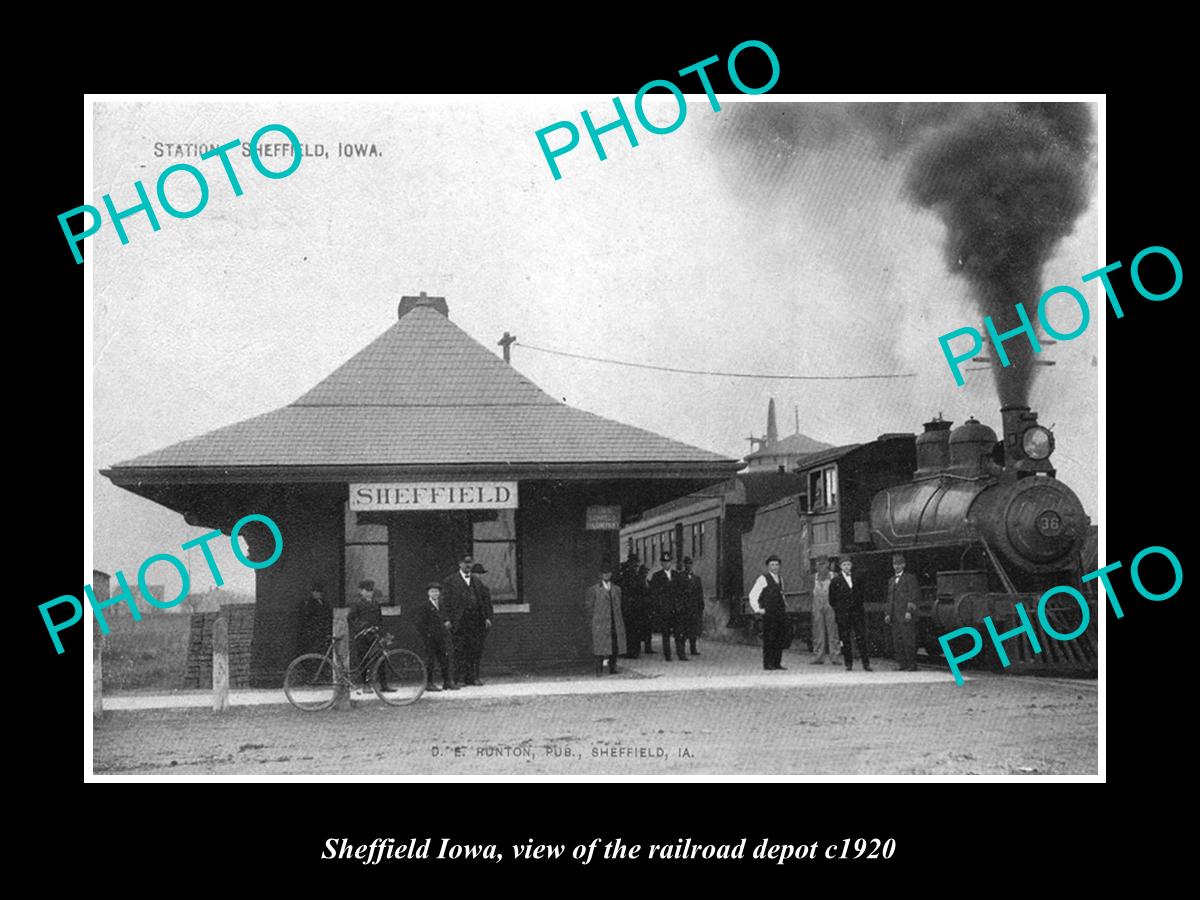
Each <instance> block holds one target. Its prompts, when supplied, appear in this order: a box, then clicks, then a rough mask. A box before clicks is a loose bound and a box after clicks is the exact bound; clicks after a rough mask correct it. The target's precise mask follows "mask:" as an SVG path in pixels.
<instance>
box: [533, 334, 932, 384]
mask: <svg viewBox="0 0 1200 900" xmlns="http://www.w3.org/2000/svg"><path fill="white" fill-rule="evenodd" d="M512 343H514V344H515V345H516V346H518V347H524V348H525V349H526V350H534V351H536V352H538V353H549V354H551V355H552V356H567V357H570V358H571V359H583V360H587V361H588V362H598V363H606V364H608V365H610V366H626V367H628V368H631V369H651V370H653V371H655V372H675V373H677V374H680V375H715V376H718V377H720V378H762V379H770V380H774V381H877V380H880V379H890V378H916V377H917V375H916V373H915V372H898V373H895V374H891V375H769V374H761V373H756V372H714V371H710V370H707V369H677V368H674V367H672V366H655V365H651V364H650V363H636V362H629V361H628V360H623V359H606V358H604V357H601V356H585V355H584V354H582V353H568V352H567V351H565V350H551V349H549V348H548V347H535V346H534V345H533V344H526V343H525V342H524V341H516V340H514V341H513V342H512Z"/></svg>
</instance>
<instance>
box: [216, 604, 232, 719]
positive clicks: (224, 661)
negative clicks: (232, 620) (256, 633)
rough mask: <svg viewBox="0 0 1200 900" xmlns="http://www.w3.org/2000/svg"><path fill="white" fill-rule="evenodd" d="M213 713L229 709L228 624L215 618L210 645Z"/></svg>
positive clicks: (219, 618)
mask: <svg viewBox="0 0 1200 900" xmlns="http://www.w3.org/2000/svg"><path fill="white" fill-rule="evenodd" d="M212 686H213V698H212V704H213V712H225V710H227V709H228V708H229V622H228V620H227V619H226V618H225V617H224V616H217V621H216V622H215V623H213V643H212Z"/></svg>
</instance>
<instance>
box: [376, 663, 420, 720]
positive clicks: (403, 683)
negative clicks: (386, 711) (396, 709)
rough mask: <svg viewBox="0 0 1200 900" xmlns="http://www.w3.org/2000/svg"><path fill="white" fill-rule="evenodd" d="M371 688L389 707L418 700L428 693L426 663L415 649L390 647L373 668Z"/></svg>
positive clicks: (406, 704)
mask: <svg viewBox="0 0 1200 900" xmlns="http://www.w3.org/2000/svg"><path fill="white" fill-rule="evenodd" d="M371 687H372V688H374V690H375V693H376V695H377V696H378V697H379V699H380V700H382V701H383V702H384V703H386V704H388V705H389V706H408V704H410V703H416V702H417V700H419V699H420V698H421V695H422V694H423V693H425V663H423V662H421V657H419V656H417V654H415V653H413V652H412V651H411V650H388V651H387V652H386V653H384V654H383V656H381V657H379V661H378V662H377V663H375V668H374V669H373V670H372V671H371ZM384 688H387V690H384Z"/></svg>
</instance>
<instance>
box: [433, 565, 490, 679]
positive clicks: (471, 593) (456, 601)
mask: <svg viewBox="0 0 1200 900" xmlns="http://www.w3.org/2000/svg"><path fill="white" fill-rule="evenodd" d="M474 565H475V560H474V559H472V558H471V554H470V553H464V554H463V555H462V556H460V557H459V559H458V571H457V572H455V573H454V574H452V575H449V576H447V578H446V581H445V583H444V584H443V585H442V596H443V597H445V599H446V603H447V604H448V605H449V607H450V620H451V622H452V624H453V628H454V660H455V665H456V670H455V675H456V677H457V680H458V681H459V683H461V684H464V685H466V684H481V682H480V681H479V677H478V674H479V673H478V672H475V671H474V669H473V665H474V662H475V661H476V653H477V648H481V647H482V646H483V635H484V634H485V633H486V631H487V629H488V628H490V627H491V614H490V611H489V613H488V615H487V616H486V617H485V616H484V608H483V600H482V596H483V591H482V590H480V588H481V587H482V582H480V580H479V579H478V578H476V577H475V576H474V575H473V574H471V567H472V566H474Z"/></svg>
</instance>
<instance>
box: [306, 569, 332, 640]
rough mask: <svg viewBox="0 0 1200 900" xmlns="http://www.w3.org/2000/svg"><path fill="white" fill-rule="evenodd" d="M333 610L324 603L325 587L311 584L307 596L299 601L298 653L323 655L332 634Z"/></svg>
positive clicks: (315, 583) (318, 582)
mask: <svg viewBox="0 0 1200 900" xmlns="http://www.w3.org/2000/svg"><path fill="white" fill-rule="evenodd" d="M332 623H333V609H332V607H330V605H329V604H328V603H326V602H325V585H324V584H323V583H322V582H320V581H314V582H313V583H312V589H311V590H310V591H309V595H308V596H307V597H305V598H304V599H303V600H302V601H300V640H299V645H300V653H324V652H325V651H326V650H327V649H328V648H329V638H330V635H332V634H333V624H332Z"/></svg>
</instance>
